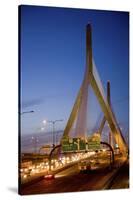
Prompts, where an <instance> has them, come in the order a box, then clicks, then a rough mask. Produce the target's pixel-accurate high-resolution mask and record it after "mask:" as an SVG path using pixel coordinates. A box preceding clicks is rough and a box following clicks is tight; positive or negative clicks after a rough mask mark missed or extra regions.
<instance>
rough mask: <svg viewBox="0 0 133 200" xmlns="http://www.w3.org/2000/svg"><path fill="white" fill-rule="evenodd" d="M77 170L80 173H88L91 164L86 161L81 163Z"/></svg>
mask: <svg viewBox="0 0 133 200" xmlns="http://www.w3.org/2000/svg"><path fill="white" fill-rule="evenodd" d="M78 168H79V170H80V172H84V171H89V170H91V163H90V162H89V161H86V160H84V161H81V162H79V164H78Z"/></svg>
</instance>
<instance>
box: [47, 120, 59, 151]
mask: <svg viewBox="0 0 133 200" xmlns="http://www.w3.org/2000/svg"><path fill="white" fill-rule="evenodd" d="M62 121H63V119H57V120H54V121H52V120H50V121H47V120H43V123H44V124H46V123H51V124H52V125H53V148H54V146H55V123H57V122H62Z"/></svg>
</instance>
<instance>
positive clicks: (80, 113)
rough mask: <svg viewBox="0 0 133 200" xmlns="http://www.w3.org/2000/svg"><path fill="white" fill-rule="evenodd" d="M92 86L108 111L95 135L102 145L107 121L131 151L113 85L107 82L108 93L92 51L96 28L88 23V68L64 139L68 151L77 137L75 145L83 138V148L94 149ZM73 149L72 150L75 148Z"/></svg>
mask: <svg viewBox="0 0 133 200" xmlns="http://www.w3.org/2000/svg"><path fill="white" fill-rule="evenodd" d="M90 87H91V89H92V90H93V92H94V94H95V96H96V98H97V100H98V103H99V105H100V108H101V110H102V112H103V114H104V117H103V120H102V122H101V126H100V127H99V129H98V130H97V132H96V133H93V136H92V138H93V139H94V140H95V141H96V144H98V143H99V144H100V140H101V134H102V129H103V127H104V125H105V122H106V121H107V123H108V126H109V129H110V132H111V135H112V138H113V140H114V143H115V144H118V145H119V149H120V150H121V151H123V152H125V151H126V150H127V144H126V142H125V139H124V137H123V135H122V132H121V129H120V127H119V124H118V122H117V119H116V116H115V114H114V112H113V109H112V106H111V102H110V84H109V82H108V83H107V95H106V94H105V91H104V88H103V85H102V82H101V79H100V76H99V74H98V71H97V68H96V65H95V62H94V58H93V51H92V31H91V25H90V24H88V25H87V27H86V69H85V74H84V78H83V81H82V84H81V87H80V89H79V92H78V95H77V98H76V100H75V103H74V106H73V108H72V111H71V114H70V117H69V119H68V122H67V125H66V127H65V130H64V133H63V136H62V139H61V144H62V147H64V151H66V149H65V147H66V146H67V145H68V143H69V146H70V143H71V140H72V139H74V138H75V139H74V140H75V144H76V143H77V144H79V140H80V141H81V140H82V141H81V143H82V148H81V149H86V150H87V148H90V147H89V143H90V141H92V140H93V139H92V138H91V139H90V138H89V139H88V135H87V112H88V101H89V98H88V97H89V88H90ZM94 109H95V108H94ZM94 112H96V110H94ZM78 148H79V147H78ZM69 150H72V149H71V147H70V149H69Z"/></svg>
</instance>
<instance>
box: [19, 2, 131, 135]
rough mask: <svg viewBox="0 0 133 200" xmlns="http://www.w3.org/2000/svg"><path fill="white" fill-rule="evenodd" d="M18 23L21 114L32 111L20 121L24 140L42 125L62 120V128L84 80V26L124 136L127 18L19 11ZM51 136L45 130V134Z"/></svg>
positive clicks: (77, 11)
mask: <svg viewBox="0 0 133 200" xmlns="http://www.w3.org/2000/svg"><path fill="white" fill-rule="evenodd" d="M20 23H21V47H20V48H21V88H20V89H21V112H24V111H29V110H34V111H35V112H34V113H31V114H25V115H22V132H21V134H22V135H28V134H33V133H36V132H37V131H39V130H40V128H41V127H43V123H42V121H43V120H44V119H46V120H56V119H63V120H64V121H63V122H60V123H58V124H56V130H63V129H64V128H65V125H66V123H67V120H68V118H69V115H70V112H71V109H72V106H73V104H74V101H75V99H76V96H77V93H78V90H79V88H80V85H81V83H82V80H83V76H84V71H85V65H86V63H85V62H86V25H87V24H88V23H91V26H92V48H93V58H94V60H95V63H96V66H97V70H98V72H99V75H100V77H101V80H102V83H103V85H104V87H105V86H106V82H107V80H110V82H111V101H112V104H113V108H114V111H115V113H116V116H117V118H118V122H119V123H120V124H121V125H122V126H123V128H124V130H126V129H127V130H128V121H129V118H128V112H129V111H128V107H129V103H128V97H129V89H128V87H129V81H128V80H129V14H128V13H127V12H114V11H113V12H111V11H96V10H83V9H65V8H52V7H39V6H38V7H37V6H21V21H20ZM93 112H94V113H96V112H97V107H96V106H94V107H93ZM92 118H93V117H92ZM92 121H93V119H92ZM51 130H52V128H51V125H50V124H47V125H46V126H45V131H46V132H47V131H51Z"/></svg>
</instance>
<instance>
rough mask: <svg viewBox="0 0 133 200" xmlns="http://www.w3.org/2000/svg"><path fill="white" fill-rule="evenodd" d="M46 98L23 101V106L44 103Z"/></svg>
mask: <svg viewBox="0 0 133 200" xmlns="http://www.w3.org/2000/svg"><path fill="white" fill-rule="evenodd" d="M44 101H45V100H44V98H38V99H32V100H27V101H23V102H22V108H28V107H30V106H32V107H33V106H35V105H40V104H42V103H44Z"/></svg>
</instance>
